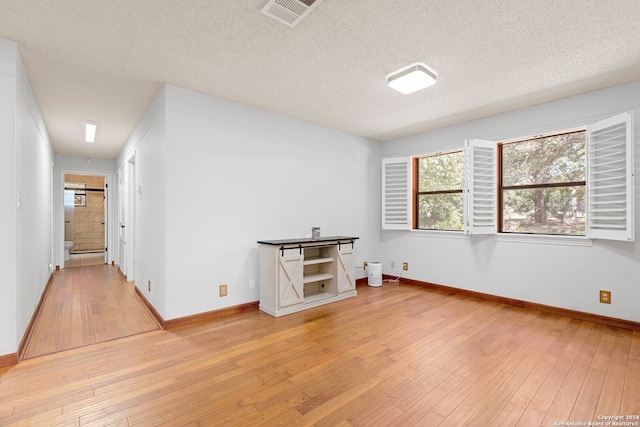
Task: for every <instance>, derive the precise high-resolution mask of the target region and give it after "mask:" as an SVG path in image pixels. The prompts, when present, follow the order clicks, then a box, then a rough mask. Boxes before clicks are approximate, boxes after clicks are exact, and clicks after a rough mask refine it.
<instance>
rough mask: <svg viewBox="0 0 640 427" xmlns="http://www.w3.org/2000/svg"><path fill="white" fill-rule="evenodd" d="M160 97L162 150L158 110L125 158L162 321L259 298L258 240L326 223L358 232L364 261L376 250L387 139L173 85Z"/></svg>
mask: <svg viewBox="0 0 640 427" xmlns="http://www.w3.org/2000/svg"><path fill="white" fill-rule="evenodd" d="M162 97H166V104H165V106H166V153H164V152H162V147H163V137H162V125H161V122H160V121H159V120H156V121H155V123H156V126H155V127H154V126H148V125H144V124H142V123H141V127H142V128H146V129H147V130H146V131H144V132H143V131H142V130H140V131H139V132H138V133H139V134H145V135H146V136H147V137H146V140H145V139H144V138H142V137H141V136H140V135H139V136H137V137H135V138H133V139H132V141H130V143H129V144H128V145H127V147H126V148H125V149H124V150H123V153H121V155H120V156H119V159H118V161H119V164H121V163H122V162H123V161H124V159H125V158H126V157H127V156H126V155H125V154H124V153H131V152H133V150H135V155H136V179H137V180H138V185H141V186H142V194H141V195H138V198H137V199H136V203H137V204H138V207H137V209H136V237H137V238H136V284H137V286H138V287H139V288H140V289H141V290H143V291H144V292H145V293H147V294H148V297H149V299H150V300H151V301H152V302H153V304H154V306H156V308H157V309H158V311H159V312H160V313H161V314H162V315H163V317H164V318H165V319H174V318H178V317H183V316H188V315H191V314H197V313H202V312H207V311H211V310H216V309H220V308H224V307H229V306H235V305H238V304H243V303H247V302H252V301H257V300H258V299H259V295H258V289H259V283H258V282H259V255H258V245H257V243H256V242H257V241H258V240H264V239H276V238H287V237H296V236H305V235H307V234H310V233H311V227H313V226H319V227H321V228H322V234H323V235H325V236H328V235H353V236H358V237H360V240H359V241H358V244H357V263H358V264H361V263H362V261H364V260H366V259H371V257H374V258H377V257H378V256H379V255H380V251H379V228H380V227H379V223H380V209H379V205H380V195H379V187H378V185H377V183H378V182H379V181H380V170H379V169H380V168H379V159H380V144H379V143H377V142H372V141H370V140H367V139H365V138H361V137H356V136H353V135H348V134H345V133H342V132H338V131H335V130H332V129H327V128H324V127H321V126H317V125H313V124H310V123H307V122H302V121H299V120H295V119H291V118H287V117H283V116H279V115H276V114H272V113H268V112H265V111H262V110H258V109H255V108H251V107H247V106H244V105H240V104H236V103H233V102H228V101H224V100H221V99H217V98H213V97H209V96H205V95H202V94H199V93H195V92H191V91H188V90H184V89H180V88H176V87H173V86H165V88H164V89H163V91H162V92H161V94H160V95H159V98H162ZM155 109H157V102H156V103H154V105H152V107H151V108H150V111H149V112H148V113H147V115H154V114H151V112H152V111H154V110H155ZM158 115H159V113H155V116H156V117H157V116H158ZM144 120H145V119H143V122H144ZM147 121H149V122H154V120H151V119H147ZM163 159H164V160H165V161H164V162H163ZM163 215H164V217H163ZM162 236H164V241H163V239H162ZM163 249H164V254H163V253H162V250H163ZM163 265H164V266H165V268H164V273H165V274H166V276H165V277H162V274H163V267H162V266H163ZM359 271H360V275H361V276H362V275H363V274H364V273H362V271H361V269H360V270H359ZM250 279H255V281H256V289H250V288H249V281H250ZM149 280H151V282H152V291H151V292H150V293H148V292H147V283H148V281H149ZM158 282H159V283H158ZM156 283H158V286H156V285H155V284H156ZM221 284H227V285H228V296H227V297H224V298H221V297H219V296H218V286H219V285H221ZM163 291H164V292H165V299H164V307H163V306H162V304H161V302H160V301H161V299H162V298H161V297H157V296H155V294H156V293H162V292H163ZM156 304H158V305H156Z"/></svg>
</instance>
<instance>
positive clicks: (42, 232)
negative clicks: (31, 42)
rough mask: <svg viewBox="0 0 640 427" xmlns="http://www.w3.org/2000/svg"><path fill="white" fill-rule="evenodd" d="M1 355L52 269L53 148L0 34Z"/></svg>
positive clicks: (20, 330) (14, 53)
mask: <svg viewBox="0 0 640 427" xmlns="http://www.w3.org/2000/svg"><path fill="white" fill-rule="evenodd" d="M0 144H2V146H1V147H0V150H2V156H0V197H2V198H3V200H6V201H14V202H8V203H1V204H0V224H1V226H0V270H1V271H2V272H3V280H2V281H0V356H1V355H5V354H11V353H15V352H16V350H17V348H18V344H19V341H20V339H22V336H23V335H24V332H25V330H26V328H27V325H28V323H29V321H30V319H31V316H32V315H33V312H34V310H35V308H36V305H37V303H38V301H39V300H40V296H41V295H42V292H43V290H44V287H45V285H46V283H47V281H48V279H49V277H50V275H51V272H52V268H53V265H52V257H53V255H52V253H53V252H52V248H53V247H52V238H51V236H52V220H51V206H52V176H53V155H54V154H53V148H52V146H51V143H50V142H49V137H48V134H47V130H46V127H45V125H44V121H43V120H42V116H41V115H40V110H39V108H38V104H37V102H36V100H35V96H34V94H33V91H32V89H31V85H30V83H29V79H28V76H27V74H26V71H25V69H24V65H23V63H22V59H21V57H20V53H19V51H18V46H17V44H16V43H14V42H10V41H7V40H1V39H0Z"/></svg>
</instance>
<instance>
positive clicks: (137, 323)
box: [24, 264, 160, 359]
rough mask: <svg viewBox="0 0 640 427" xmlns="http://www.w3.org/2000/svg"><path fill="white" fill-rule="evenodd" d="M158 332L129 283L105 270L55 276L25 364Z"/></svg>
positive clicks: (65, 271)
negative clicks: (117, 339)
mask: <svg viewBox="0 0 640 427" xmlns="http://www.w3.org/2000/svg"><path fill="white" fill-rule="evenodd" d="M156 329H160V326H159V325H158V323H157V322H156V320H155V319H154V317H153V316H152V315H151V313H149V311H148V309H147V308H146V306H145V305H144V303H143V302H142V301H141V300H140V297H139V296H138V295H137V294H136V293H135V288H134V285H133V283H128V282H126V281H125V279H124V278H123V277H122V275H121V274H120V273H119V272H118V267H116V266H109V265H104V264H103V265H98V266H87V267H74V268H65V269H63V270H62V271H57V272H55V273H54V276H53V282H52V283H51V287H50V288H49V290H48V291H47V294H46V295H45V299H44V301H43V304H42V307H41V310H40V313H39V314H38V318H37V319H36V321H35V325H34V327H33V330H32V333H31V336H30V337H29V340H28V342H27V345H26V348H25V352H24V359H28V358H32V357H36V356H41V355H44V354H49V353H55V352H58V351H63V350H68V349H71V348H77V347H82V346H85V345H89V344H94V343H98V342H104V341H109V340H112V339H116V338H122V337H125V336H129V335H135V334H139V333H142V332H147V331H152V330H156Z"/></svg>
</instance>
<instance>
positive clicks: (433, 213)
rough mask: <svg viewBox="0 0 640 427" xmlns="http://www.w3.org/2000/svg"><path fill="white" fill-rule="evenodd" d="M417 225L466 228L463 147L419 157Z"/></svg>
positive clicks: (419, 227)
mask: <svg viewBox="0 0 640 427" xmlns="http://www.w3.org/2000/svg"><path fill="white" fill-rule="evenodd" d="M414 161H415V166H416V167H415V169H414V170H415V171H416V193H415V198H416V200H415V201H416V203H415V204H414V206H415V209H416V212H415V215H414V228H416V229H420V230H455V231H461V230H463V228H464V227H463V215H462V209H463V197H462V186H463V176H462V174H463V170H464V168H463V157H462V151H455V152H451V153H445V154H435V155H432V156H425V157H418V158H416V159H415V160H414Z"/></svg>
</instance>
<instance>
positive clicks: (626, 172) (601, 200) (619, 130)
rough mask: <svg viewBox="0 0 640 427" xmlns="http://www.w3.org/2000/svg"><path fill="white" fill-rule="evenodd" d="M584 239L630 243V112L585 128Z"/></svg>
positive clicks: (631, 124)
mask: <svg viewBox="0 0 640 427" xmlns="http://www.w3.org/2000/svg"><path fill="white" fill-rule="evenodd" d="M586 134H587V237H589V238H592V239H608V240H626V241H633V240H634V233H633V221H634V216H633V175H634V164H633V111H628V112H626V113H623V114H619V115H617V116H614V117H610V118H608V119H605V120H602V121H599V122H596V123H594V124H592V125H589V126H587V132H586Z"/></svg>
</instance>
